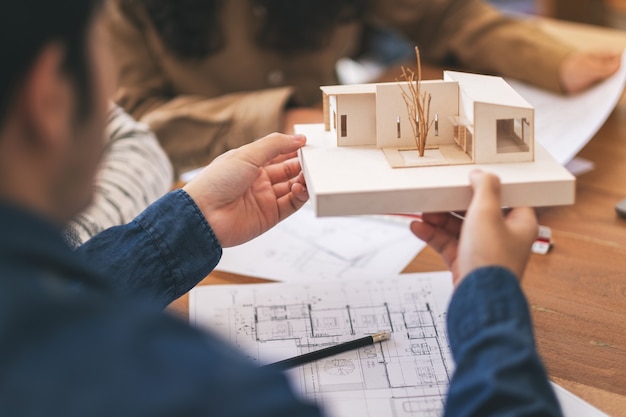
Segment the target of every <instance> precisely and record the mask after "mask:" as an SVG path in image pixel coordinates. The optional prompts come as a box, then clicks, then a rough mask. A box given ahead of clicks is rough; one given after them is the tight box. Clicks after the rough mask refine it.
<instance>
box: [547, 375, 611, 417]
mask: <svg viewBox="0 0 626 417" xmlns="http://www.w3.org/2000/svg"><path fill="white" fill-rule="evenodd" d="M552 388H554V392H555V393H556V397H557V398H558V399H559V403H561V409H562V410H563V415H564V416H565V417H609V416H608V415H607V414H605V413H603V412H602V411H600V410H598V409H597V408H596V407H594V406H593V405H591V404H589V403H588V402H586V401H584V400H583V399H582V398H580V397H577V396H576V395H574V394H572V393H571V392H569V391H568V390H566V389H565V388H563V387H562V386H560V385H558V384H555V383H552Z"/></svg>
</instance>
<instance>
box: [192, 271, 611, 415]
mask: <svg viewBox="0 0 626 417" xmlns="http://www.w3.org/2000/svg"><path fill="white" fill-rule="evenodd" d="M451 295H452V280H451V275H450V273H448V272H437V273H425V274H406V275H402V276H385V275H381V276H379V278H362V279H346V280H340V281H334V282H328V281H324V282H319V281H317V282H308V283H305V282H300V283H271V284H255V285H227V286H224V285H214V286H201V287H196V288H194V289H193V290H191V293H190V298H189V314H190V321H191V323H192V324H193V325H195V326H198V327H205V328H209V329H211V331H213V332H215V333H217V334H219V335H221V336H222V337H223V338H224V339H225V340H227V341H229V342H230V343H232V344H233V345H235V346H237V347H238V348H239V349H241V350H242V351H243V352H244V353H246V354H247V355H248V356H249V357H250V358H251V359H252V360H254V361H258V362H259V363H271V362H274V361H278V360H282V359H286V358H291V357H294V356H297V355H300V354H303V353H306V352H309V351H314V350H318V349H321V348H323V347H326V346H328V345H333V344H337V343H340V342H343V341H347V340H354V339H356V338H358V337H360V336H363V335H367V334H373V333H377V332H380V331H390V332H392V337H391V339H390V340H389V341H386V342H383V343H382V344H377V345H374V346H371V347H366V348H361V349H359V350H356V351H352V352H347V353H344V354H341V355H339V356H334V357H332V358H328V359H325V360H321V361H317V362H315V363H312V364H307V365H304V366H301V367H298V368H295V369H293V370H290V371H289V372H288V374H289V377H290V379H291V381H292V383H293V385H294V386H295V388H296V390H298V391H299V392H300V393H301V394H302V395H303V396H306V397H309V398H310V399H312V400H314V401H317V402H318V403H320V405H322V406H323V407H324V409H325V410H326V412H327V415H329V416H333V417H353V416H360V417H374V416H375V417H387V416H389V417H391V416H394V417H409V416H411V417H432V416H438V415H440V413H441V410H442V409H443V401H444V398H445V393H446V391H447V386H448V384H449V379H450V376H451V375H452V372H453V368H454V364H453V361H452V355H451V352H450V348H449V343H448V340H447V337H446V331H445V314H446V313H445V312H446V308H447V305H448V303H449V300H450V297H451ZM553 386H554V389H555V391H556V394H557V398H558V399H559V401H560V403H561V407H562V409H563V413H564V415H565V417H608V416H607V415H606V414H604V413H602V412H601V411H599V410H598V409H596V408H595V407H593V406H591V405H590V404H588V403H586V402H585V401H583V400H582V399H580V398H579V397H577V396H575V395H574V394H572V393H571V392H569V391H567V390H565V389H564V388H562V387H560V386H558V385H556V384H553Z"/></svg>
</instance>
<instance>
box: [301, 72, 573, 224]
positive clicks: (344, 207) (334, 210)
mask: <svg viewBox="0 0 626 417" xmlns="http://www.w3.org/2000/svg"><path fill="white" fill-rule="evenodd" d="M418 62H419V61H418ZM405 78H407V79H408V82H402V81H399V82H391V83H376V84H358V85H337V86H326V87H321V89H322V93H323V94H322V97H323V107H324V119H325V123H324V124H323V125H297V126H296V131H297V132H298V133H303V134H305V135H307V137H308V142H307V146H305V147H304V148H303V149H302V150H301V161H302V165H303V169H304V173H305V178H306V181H307V186H308V188H309V191H310V192H311V196H312V200H313V202H314V204H315V206H316V211H317V215H319V216H332V215H348V214H379V213H398V212H417V211H449V210H464V209H466V208H467V206H468V205H469V202H470V199H471V189H470V187H469V180H468V175H469V172H470V171H471V170H473V169H475V168H480V169H483V170H485V171H490V172H493V173H495V174H496V175H498V176H499V177H500V180H501V182H502V185H503V187H502V190H503V204H504V205H506V206H511V207H513V206H551V205H563V204H572V203H573V202H574V188H575V187H574V184H575V180H574V177H573V176H572V175H571V174H569V172H568V171H567V170H566V169H565V168H563V167H562V166H561V165H560V164H558V163H557V162H556V161H555V160H554V159H553V158H552V157H551V156H550V155H549V154H548V153H547V152H546V151H545V150H544V149H543V148H542V147H541V146H539V145H538V144H536V143H535V140H534V109H533V107H532V106H531V105H530V104H528V103H527V102H526V100H524V99H523V98H522V97H521V96H520V95H519V94H518V93H517V92H516V91H515V90H514V89H513V88H512V87H511V86H509V84H507V83H506V81H504V80H503V79H502V78H500V77H494V76H486V75H478V74H468V73H462V72H453V71H445V72H444V77H443V80H435V81H413V84H411V81H412V79H411V78H412V77H406V76H405ZM418 101H419V104H420V106H419V107H420V108H417V107H416V106H415V105H414V104H413V103H417V102H418ZM407 110H408V111H407ZM420 120H422V122H421V123H420Z"/></svg>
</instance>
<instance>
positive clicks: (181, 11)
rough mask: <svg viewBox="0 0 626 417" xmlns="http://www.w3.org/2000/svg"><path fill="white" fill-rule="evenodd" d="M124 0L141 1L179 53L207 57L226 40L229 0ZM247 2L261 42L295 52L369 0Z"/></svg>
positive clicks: (313, 45)
mask: <svg viewBox="0 0 626 417" xmlns="http://www.w3.org/2000/svg"><path fill="white" fill-rule="evenodd" d="M121 1H122V3H123V4H125V5H126V6H127V7H125V9H126V10H131V9H132V7H136V6H137V5H143V7H144V8H145V10H146V12H147V14H148V17H149V18H150V20H151V22H152V24H153V26H154V27H155V29H156V31H157V33H158V35H159V37H160V38H161V40H162V41H163V43H164V45H165V46H166V47H167V48H168V49H169V50H170V51H171V52H172V53H173V54H175V55H177V56H178V57H180V58H192V59H193V58H204V57H206V56H208V55H211V54H213V53H215V52H218V51H219V50H220V49H221V48H222V47H223V46H224V44H225V42H226V39H224V34H223V30H222V27H221V24H220V22H221V19H220V12H221V10H222V7H223V5H224V1H225V0H121ZM226 1H227V0H226ZM249 2H250V8H251V10H252V11H253V12H254V13H255V14H256V15H258V16H259V18H261V19H262V20H261V25H260V28H259V30H258V33H257V34H256V36H255V39H256V41H257V44H258V45H259V46H260V47H262V48H265V49H270V50H273V51H276V52H279V53H283V54H294V53H298V52H307V51H311V50H316V49H319V48H321V47H323V46H325V45H326V44H327V42H329V41H330V37H331V35H332V31H333V29H334V28H335V27H336V26H337V25H338V24H340V23H345V22H350V21H354V20H356V19H359V18H360V17H362V16H363V14H364V13H365V9H366V6H367V3H368V2H369V0H249ZM129 5H130V6H131V7H130V8H129V7H128V6H129ZM133 5H134V6H133Z"/></svg>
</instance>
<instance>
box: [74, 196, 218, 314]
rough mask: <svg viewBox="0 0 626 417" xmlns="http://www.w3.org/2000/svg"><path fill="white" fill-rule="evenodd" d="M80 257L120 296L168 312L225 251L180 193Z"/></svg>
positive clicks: (88, 246) (106, 234)
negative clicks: (148, 302)
mask: <svg viewBox="0 0 626 417" xmlns="http://www.w3.org/2000/svg"><path fill="white" fill-rule="evenodd" d="M77 252H78V253H79V254H81V255H82V256H83V259H84V260H86V261H87V262H88V263H90V264H91V266H92V267H94V268H97V269H98V270H99V272H100V275H101V276H103V277H106V279H107V281H108V283H109V284H110V285H111V286H112V287H113V288H114V289H115V290H117V291H118V292H119V293H120V294H124V295H131V296H132V295H135V296H136V295H140V296H143V297H148V298H151V299H152V300H154V301H156V302H157V303H159V304H160V305H161V306H162V307H165V306H167V305H168V304H169V303H171V302H172V301H174V300H175V299H176V298H178V297H180V296H181V295H183V294H185V293H186V292H187V291H189V290H190V289H191V288H193V286H194V285H196V284H197V283H198V282H199V281H200V280H202V279H203V278H204V277H206V276H207V275H208V274H209V273H210V272H211V271H212V270H213V268H215V265H217V263H218V261H219V259H220V257H221V256H222V247H221V246H220V244H219V242H218V240H217V238H216V237H215V234H214V233H213V230H212V229H211V227H210V226H209V224H208V223H207V221H206V219H205V218H204V216H203V215H202V213H201V212H200V209H199V208H198V207H197V206H196V204H195V202H194V201H193V200H192V199H191V197H190V196H189V195H188V194H187V193H186V192H185V191H183V190H177V191H173V192H171V193H169V194H167V195H165V196H164V197H162V198H161V199H160V200H158V201H156V202H155V203H154V204H152V205H151V206H149V207H148V208H147V209H146V210H145V211H144V212H143V213H141V214H140V215H139V216H137V218H135V220H133V221H132V222H131V223H129V224H127V225H124V226H118V227H112V228H110V229H107V230H105V231H103V232H102V233H100V234H98V235H96V236H95V237H93V238H92V239H91V240H89V241H88V242H87V243H85V244H84V245H82V246H81V247H79V248H78V249H77Z"/></svg>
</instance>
